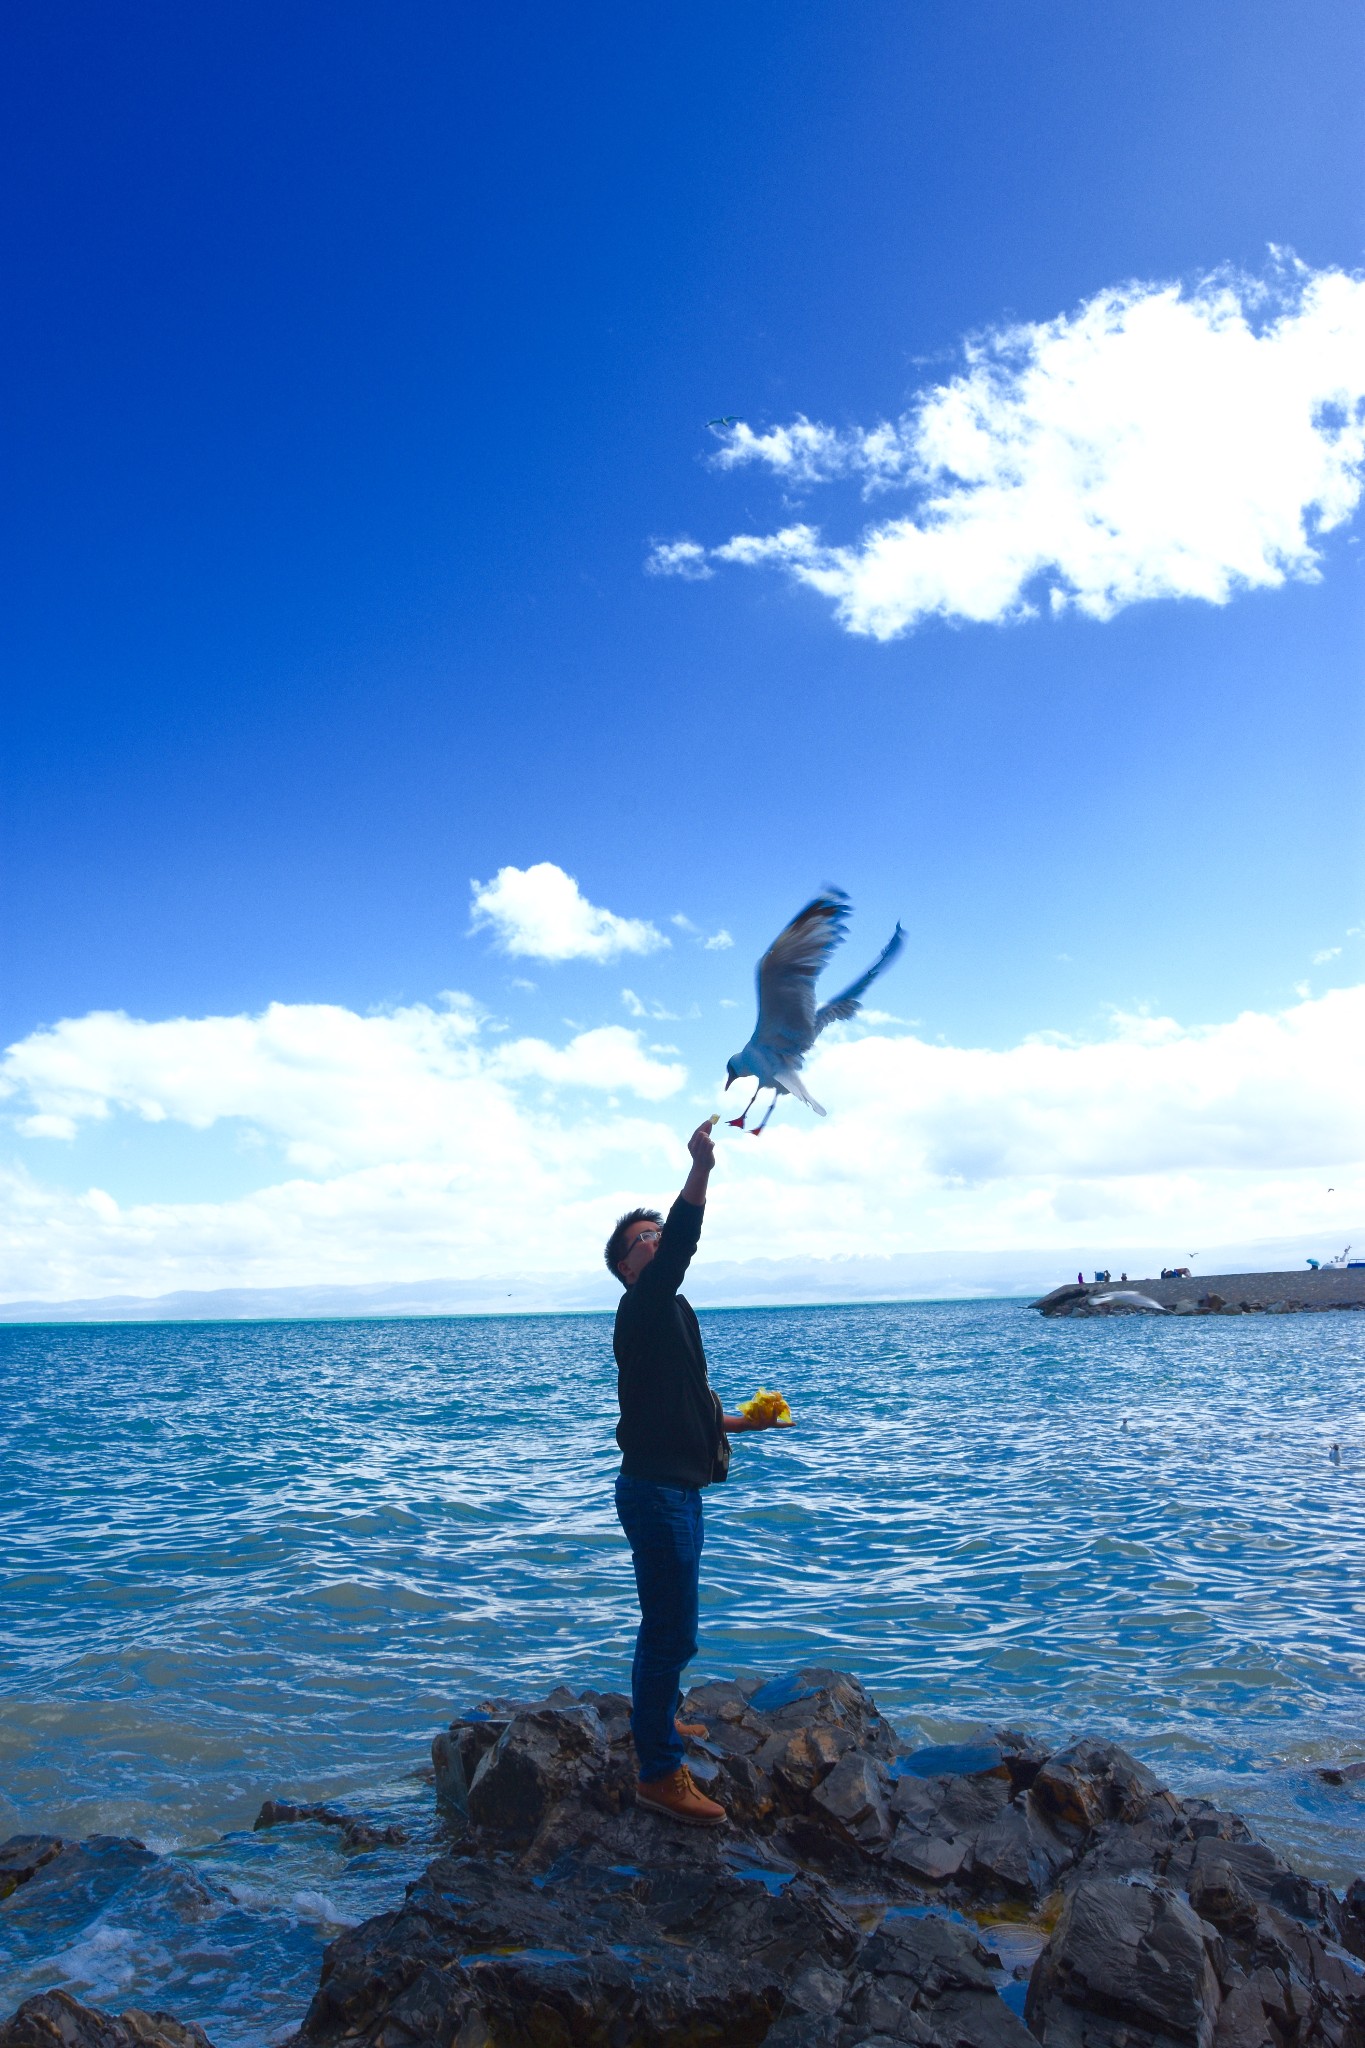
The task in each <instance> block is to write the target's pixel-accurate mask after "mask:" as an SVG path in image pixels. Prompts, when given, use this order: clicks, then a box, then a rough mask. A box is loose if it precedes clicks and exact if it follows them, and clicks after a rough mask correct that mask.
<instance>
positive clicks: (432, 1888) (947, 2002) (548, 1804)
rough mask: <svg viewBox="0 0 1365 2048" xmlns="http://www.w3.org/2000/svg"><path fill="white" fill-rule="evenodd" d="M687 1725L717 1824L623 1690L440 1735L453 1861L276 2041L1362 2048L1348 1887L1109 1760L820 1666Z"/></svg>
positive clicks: (109, 2025) (345, 1945)
mask: <svg viewBox="0 0 1365 2048" xmlns="http://www.w3.org/2000/svg"><path fill="white" fill-rule="evenodd" d="M685 1718H687V1719H689V1720H695V1721H699V1722H701V1723H703V1724H704V1725H705V1726H706V1728H707V1730H708V1733H707V1736H706V1738H705V1740H704V1741H700V1742H695V1743H692V1744H690V1750H691V1758H690V1767H691V1768H692V1770H693V1772H694V1774H695V1775H696V1776H697V1778H698V1779H699V1780H701V1781H703V1782H705V1783H706V1785H707V1786H708V1787H709V1788H710V1789H711V1790H713V1791H714V1792H715V1794H716V1795H717V1796H718V1797H719V1798H721V1799H723V1800H724V1802H725V1803H726V1805H727V1806H728V1808H729V1811H730V1816H731V1819H730V1824H729V1825H728V1826H727V1827H726V1828H724V1829H715V1830H705V1831H703V1830H688V1829H684V1828H681V1827H679V1826H677V1825H676V1824H675V1823H672V1822H669V1821H666V1820H663V1819H661V1818H659V1817H657V1816H655V1815H652V1814H646V1813H644V1812H643V1811H641V1810H639V1809H637V1808H636V1807H635V1805H634V1803H633V1784H634V1767H633V1759H632V1753H631V1748H630V1739H629V1719H628V1703H627V1701H626V1700H625V1699H624V1698H623V1697H621V1696H620V1695H617V1694H602V1693H592V1692H588V1693H582V1694H578V1695H574V1694H571V1693H568V1692H565V1691H560V1692H555V1693H552V1694H551V1695H550V1696H549V1697H548V1698H546V1699H543V1700H538V1701H514V1700H490V1701H488V1702H486V1703H485V1704H484V1705H483V1707H481V1708H480V1709H479V1710H478V1711H477V1712H475V1713H471V1714H469V1715H467V1716H464V1717H462V1718H461V1719H459V1720H457V1721H455V1722H453V1723H452V1724H451V1726H450V1728H449V1730H448V1731H447V1732H445V1733H443V1734H441V1735H439V1736H438V1737H437V1739H436V1742H435V1745H434V1748H433V1760H434V1763H435V1767H436V1773H437V1795H438V1799H439V1800H440V1802H441V1804H442V1809H443V1812H444V1814H445V1816H446V1822H447V1826H448V1831H449V1833H448V1842H447V1845H446V1847H445V1848H444V1850H443V1851H442V1853H440V1854H438V1855H437V1856H436V1857H435V1859H434V1860H433V1861H432V1862H431V1863H430V1865H429V1866H428V1867H427V1869H426V1871H425V1872H424V1874H423V1875H422V1877H421V1878H420V1879H419V1880H418V1881H417V1882H416V1883H415V1884H413V1885H411V1886H410V1887H409V1889H408V1892H407V1895H406V1898H405V1900H404V1902H403V1903H402V1904H401V1905H400V1906H398V1907H397V1908H396V1909H395V1910H394V1911H392V1912H387V1913H383V1914H380V1915H379V1916H377V1917H376V1918H374V1919H371V1920H368V1921H366V1922H365V1923H364V1924H362V1925H361V1926H359V1927H356V1928H354V1929H353V1930H351V1931H349V1932H347V1933H345V1934H343V1935H341V1936H340V1937H339V1938H338V1939H337V1940H336V1941H334V1942H333V1943H332V1945H331V1947H330V1948H329V1949H328V1950H327V1952H326V1956H325V1959H324V1963H323V1968H322V1973H321V1981H320V1983H319V1986H318V1989H317V1993H316V1995H315V1997H314V1998H313V2001H312V2004H311V2006H310V2008H309V2010H308V2013H307V2016H306V2018H305V2020H304V2022H303V2025H302V2027H301V2029H300V2030H299V2032H298V2034H297V2035H296V2036H295V2037H294V2041H293V2043H292V2044H291V2048H342V2044H352V2043H354V2044H364V2048H418V2044H420V2048H426V2044H431V2048H570V2044H580V2043H581V2044H584V2048H634V2044H639V2048H702V2044H707V2043H709V2044H714V2048H745V2044H749V2043H760V2042H763V2043H767V2044H770V2048H854V2044H862V2048H890V2044H892V2043H907V2042H913V2043H916V2044H919V2048H1033V2044H1037V2043H1041V2044H1043V2048H1319V2044H1322V2048H1365V1883H1362V1882H1361V1881H1359V1880H1357V1882H1356V1883H1355V1884H1354V1885H1353V1886H1352V1887H1351V1888H1350V1890H1349V1891H1348V1892H1347V1894H1346V1896H1345V1897H1344V1898H1341V1897H1338V1896H1336V1895H1335V1894H1334V1893H1333V1892H1331V1891H1329V1890H1328V1889H1326V1888H1325V1887H1323V1886H1320V1885H1316V1884H1313V1883H1311V1882H1309V1881H1308V1880H1306V1879H1304V1878H1302V1877H1300V1876H1298V1875H1296V1874H1295V1872H1294V1871H1292V1870H1291V1869H1290V1868H1289V1867H1288V1866H1287V1865H1286V1864H1285V1863H1283V1862H1282V1861H1281V1860H1280V1859H1279V1858H1278V1857H1277V1856H1275V1855H1274V1854H1273V1853H1272V1851H1271V1850H1269V1849H1268V1848H1266V1847H1264V1846H1263V1845H1262V1844H1260V1843H1258V1842H1256V1841H1254V1840H1253V1839H1252V1837H1251V1835H1250V1833H1249V1831H1248V1830H1247V1828H1246V1827H1245V1826H1244V1825H1243V1823H1242V1822H1241V1821H1239V1820H1238V1819H1236V1818H1235V1817H1234V1816H1233V1815H1231V1814H1227V1813H1223V1812H1220V1811H1219V1810H1218V1809H1216V1808H1215V1807H1213V1806H1211V1805H1209V1804H1207V1803H1205V1802H1203V1801H1200V1800H1181V1799H1178V1798H1176V1797H1175V1796H1174V1795H1173V1794H1171V1793H1170V1792H1168V1791H1165V1790H1163V1788H1162V1787H1161V1786H1160V1785H1159V1784H1158V1782H1157V1780H1156V1779H1155V1778H1154V1777H1153V1776H1152V1775H1151V1773H1150V1772H1149V1771H1147V1770H1146V1769H1144V1767H1143V1766H1142V1765H1141V1764H1139V1763H1137V1762H1136V1761H1135V1760H1134V1759H1133V1758H1132V1757H1130V1756H1128V1755H1127V1754H1126V1753H1125V1752H1124V1751H1123V1750H1122V1749H1119V1748H1118V1747H1116V1746H1115V1745H1114V1744H1113V1743H1110V1742H1105V1741H1100V1740H1097V1739H1093V1738H1087V1739H1085V1740H1082V1741H1078V1742H1074V1743H1071V1744H1069V1745H1068V1746H1066V1747H1064V1748H1061V1749H1055V1750H1052V1751H1049V1750H1048V1749H1046V1748H1045V1747H1044V1746H1042V1745H1040V1744H1038V1743H1037V1742H1035V1741H1033V1740H1031V1739H1030V1738H1029V1737H1027V1736H1026V1735H1023V1734H1020V1733H1019V1732H1017V1731H1013V1730H1000V1731H997V1732H996V1733H995V1734H993V1735H992V1736H991V1737H990V1738H989V1739H983V1740H982V1741H980V1742H978V1743H973V1744H971V1745H965V1746H954V1747H945V1748H925V1747H914V1746H911V1745H908V1744H906V1743H904V1742H903V1741H901V1740H900V1739H898V1737H897V1735H896V1734H895V1732H894V1730H893V1729H892V1728H891V1726H890V1724H889V1723H888V1722H887V1721H886V1720H885V1718H884V1717H883V1716H882V1715H881V1714H879V1712H878V1711H877V1708H876V1705H875V1703H874V1702H873V1700H872V1699H871V1697H870V1696H869V1695H868V1693H867V1692H866V1691H865V1690H864V1688H863V1687H862V1686H861V1685H860V1684H859V1683H858V1681H857V1680H856V1679H854V1678H851V1677H849V1676H847V1675H846V1674H844V1673H840V1672H835V1671H827V1670H804V1671H800V1672H797V1673H795V1674H793V1675H791V1676H790V1677H787V1678H783V1679H778V1680H769V1681H766V1682H765V1681H762V1680H760V1679H757V1678H741V1679H736V1680H729V1681H719V1682H715V1683H711V1684H707V1685H703V1686H699V1687H697V1688H696V1689H694V1690H693V1691H692V1692H691V1693H690V1694H689V1695H688V1698H687V1701H686V1705H685ZM158 2025H160V2026H161V2027H162V2031H161V2032H160V2033H158V2032H156V2031H154V2029H155V2028H156V2027H157V2026H158ZM143 2027H144V2016H142V2015H133V2014H131V2013H130V2014H125V2015H124V2016H123V2017H122V2019H121V2020H117V2021H115V2020H111V2019H110V2018H109V2017H108V2016H107V2015H103V2014H98V2013H94V2012H90V2011H87V2009H85V2008H82V2007H79V2006H76V2005H75V2004H74V2002H73V2001H71V2000H68V1999H62V1998H61V1996H60V1994H58V1995H56V1996H55V1997H54V1996H53V1995H52V1994H49V1995H48V1996H47V1997H46V1998H38V1999H31V2000H29V2001H28V2003H27V2005H25V2006H24V2007H22V2008H21V2009H20V2011H19V2013H18V2014H16V2016H15V2017H14V2018H13V2019H12V2020H11V2021H9V2023H8V2024H7V2025H6V2026H3V2027H0V2048H56V2044H58V2043H60V2044H62V2048H131V2044H132V2042H133V2040H135V2039H141V2040H144V2041H147V2042H149V2043H155V2048H162V2043H163V2042H164V2043H165V2048H188V2044H182V2043H181V2042H178V2041H177V2042H173V2041H172V2039H171V2037H170V2036H169V2034H168V2033H167V2032H166V2031H165V2027H164V2023H162V2022H160V2021H159V2020H158V2021H154V2022H147V2023H146V2027H147V2030H146V2031H143ZM102 2029H107V2030H108V2031H102Z"/></svg>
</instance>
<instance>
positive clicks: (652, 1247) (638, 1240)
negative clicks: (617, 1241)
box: [616, 1223, 659, 1287]
mask: <svg viewBox="0 0 1365 2048" xmlns="http://www.w3.org/2000/svg"><path fill="white" fill-rule="evenodd" d="M658 1248H659V1226H658V1224H657V1223H632V1224H631V1226H630V1229H629V1230H628V1231H627V1233H626V1249H625V1252H624V1254H623V1255H622V1257H621V1258H619V1259H618V1260H617V1262H616V1270H617V1272H618V1273H619V1274H620V1275H621V1278H622V1279H623V1280H624V1281H625V1283H626V1285H627V1287H633V1286H634V1285H635V1283H636V1281H637V1280H638V1279H639V1277H640V1275H641V1274H642V1273H643V1272H644V1270H645V1267H646V1266H647V1265H648V1264H649V1262H650V1260H651V1259H652V1258H653V1256H654V1254H655V1252H656V1251H657V1250H658Z"/></svg>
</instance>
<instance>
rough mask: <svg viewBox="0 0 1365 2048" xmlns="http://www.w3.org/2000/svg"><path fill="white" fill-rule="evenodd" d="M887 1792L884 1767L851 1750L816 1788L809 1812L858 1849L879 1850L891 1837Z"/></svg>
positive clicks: (888, 1793)
mask: <svg viewBox="0 0 1365 2048" xmlns="http://www.w3.org/2000/svg"><path fill="white" fill-rule="evenodd" d="M890 1791H891V1783H890V1780H889V1778H888V1777H887V1774H886V1771H885V1768H884V1767H883V1766H882V1765H881V1764H879V1763H877V1762H876V1761H875V1760H874V1759H873V1758H872V1757H869V1756H862V1755H860V1754H859V1753H858V1752H857V1751H856V1750H853V1751H850V1752H849V1753H848V1755H846V1756H843V1757H841V1758H840V1760H839V1762H838V1763H837V1764H836V1765H835V1766H834V1769H833V1770H832V1771H831V1772H830V1774H829V1776H828V1777H827V1778H823V1779H821V1781H820V1783H819V1784H818V1785H817V1786H816V1788H815V1790H814V1791H813V1792H812V1794H811V1802H810V1804H811V1812H812V1813H813V1814H815V1815H817V1816H818V1817H821V1818H823V1819H825V1820H827V1821H828V1823H829V1825H830V1826H831V1827H832V1828H833V1829H834V1830H835V1831H836V1833H838V1834H840V1835H842V1836H843V1837H844V1838H845V1840H847V1841H849V1842H852V1843H855V1844H856V1845H857V1846H858V1847H860V1848H864V1849H874V1848H879V1847H880V1846H881V1845H882V1844H883V1843H885V1842H887V1841H889V1840H890V1838H891V1831H892V1821H891V1816H890V1813H889V1812H888V1798H889V1795H890Z"/></svg>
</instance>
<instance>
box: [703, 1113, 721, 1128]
mask: <svg viewBox="0 0 1365 2048" xmlns="http://www.w3.org/2000/svg"><path fill="white" fill-rule="evenodd" d="M706 1121H707V1123H708V1124H709V1125H710V1126H711V1129H712V1130H713V1131H714V1129H715V1128H716V1125H717V1124H718V1123H719V1122H720V1111H719V1110H718V1109H715V1110H712V1112H711V1114H710V1116H708V1117H707V1119H706Z"/></svg>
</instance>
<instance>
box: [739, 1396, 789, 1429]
mask: <svg viewBox="0 0 1365 2048" xmlns="http://www.w3.org/2000/svg"><path fill="white" fill-rule="evenodd" d="M739 1412H740V1414H741V1415H743V1416H745V1417H746V1418H747V1420H748V1421H750V1422H770V1423H772V1425H773V1427H774V1428H776V1429H790V1428H791V1427H792V1412H791V1409H790V1408H789V1407H788V1406H787V1403H786V1401H785V1400H784V1399H783V1397H782V1395H781V1394H779V1393H778V1391H777V1389H776V1387H760V1388H759V1390H758V1392H757V1393H756V1394H755V1395H754V1398H753V1400H752V1401H741V1402H740V1404H739Z"/></svg>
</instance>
